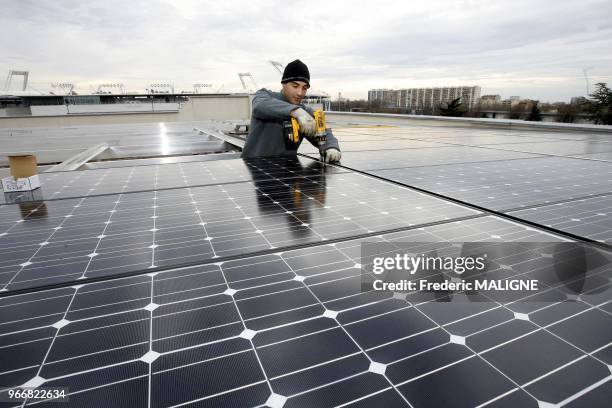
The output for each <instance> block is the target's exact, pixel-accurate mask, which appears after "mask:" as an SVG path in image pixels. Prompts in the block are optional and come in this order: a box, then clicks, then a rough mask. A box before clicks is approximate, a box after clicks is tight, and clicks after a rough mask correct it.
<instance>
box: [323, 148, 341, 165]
mask: <svg viewBox="0 0 612 408" xmlns="http://www.w3.org/2000/svg"><path fill="white" fill-rule="evenodd" d="M341 157H342V153H341V152H340V150H338V149H336V148H334V147H331V148H329V149H327V150H326V151H325V163H335V162H339V161H340V158H341Z"/></svg>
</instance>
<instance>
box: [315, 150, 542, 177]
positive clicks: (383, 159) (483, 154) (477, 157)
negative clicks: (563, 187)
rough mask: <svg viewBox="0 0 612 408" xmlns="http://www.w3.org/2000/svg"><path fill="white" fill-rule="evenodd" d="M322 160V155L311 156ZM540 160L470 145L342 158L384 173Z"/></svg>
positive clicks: (354, 154)
mask: <svg viewBox="0 0 612 408" xmlns="http://www.w3.org/2000/svg"><path fill="white" fill-rule="evenodd" d="M309 156H311V157H316V158H318V154H313V153H311V154H309ZM529 157H536V156H534V155H533V154H530V153H519V152H508V151H503V150H486V149H479V148H476V147H466V146H446V147H430V148H422V149H403V150H391V151H387V150H384V151H372V152H370V151H360V152H352V153H351V154H350V155H345V156H344V157H343V158H342V164H343V165H345V166H348V167H350V168H355V169H359V170H365V171H371V170H383V169H393V168H406V167H420V166H432V165H441V164H454V163H474V162H483V161H497V160H508V159H523V158H529Z"/></svg>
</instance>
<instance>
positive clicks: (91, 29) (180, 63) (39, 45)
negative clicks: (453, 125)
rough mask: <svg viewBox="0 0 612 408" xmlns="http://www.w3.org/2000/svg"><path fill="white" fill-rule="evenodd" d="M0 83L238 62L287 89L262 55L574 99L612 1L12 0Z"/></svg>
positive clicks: (609, 43) (419, 82)
mask: <svg viewBox="0 0 612 408" xmlns="http://www.w3.org/2000/svg"><path fill="white" fill-rule="evenodd" d="M0 37H1V38H3V39H4V40H3V41H2V43H0V80H2V83H1V84H0V86H3V85H4V78H6V75H7V74H8V70H9V69H17V70H28V71H30V83H31V86H32V87H33V88H35V89H40V88H44V89H49V88H50V86H49V84H50V83H51V82H66V81H69V82H73V83H75V84H76V86H77V88H76V90H77V92H79V93H87V92H89V90H90V88H89V87H90V86H93V85H96V84H99V83H103V82H122V83H124V84H125V85H126V90H128V91H144V89H145V88H148V87H149V84H150V83H152V82H159V81H164V82H168V81H171V82H174V84H175V87H176V88H177V90H186V91H189V90H192V89H193V87H192V84H193V83H198V82H204V83H212V84H213V86H214V87H215V88H221V87H223V88H222V89H224V90H226V91H233V90H238V89H240V88H241V84H240V80H239V78H238V72H251V73H252V74H253V76H254V78H255V80H256V82H257V84H258V85H259V87H267V88H272V89H277V88H279V86H280V84H279V81H280V74H279V73H278V72H277V71H276V70H275V69H274V68H273V67H272V65H271V64H270V63H269V62H268V60H276V61H280V62H281V63H283V64H286V63H287V62H289V61H291V60H293V59H295V58H299V59H301V60H302V61H304V62H305V63H306V64H307V65H308V66H309V68H310V72H311V77H312V79H311V80H312V85H313V88H314V89H316V90H321V91H325V92H327V93H329V94H330V95H331V96H332V98H334V99H335V98H337V96H338V93H339V92H341V93H342V96H343V97H348V98H351V99H367V92H368V90H370V89H374V88H394V89H398V88H413V87H435V86H462V85H478V86H480V87H481V88H482V94H483V95H485V94H500V95H501V96H502V97H503V98H507V97H509V96H511V95H520V96H521V97H524V98H531V99H539V100H541V101H550V102H554V101H569V99H570V98H571V97H573V96H581V95H585V94H586V90H585V86H586V85H585V78H584V75H583V70H584V69H585V68H586V69H587V72H588V76H589V82H590V85H591V87H590V90H591V91H592V90H593V85H594V84H595V83H596V82H607V83H608V84H610V83H612V53H611V52H610V50H612V2H610V1H609V0H584V1H581V2H576V1H572V0H557V1H549V0H542V1H533V0H531V1H525V0H514V1H512V2H500V1H498V2H491V1H481V0H463V1H457V0H430V1H426V2H405V1H395V0H393V1H391V0H379V1H376V2H372V1H362V0H354V1H333V2H326V3H325V4H314V3H303V4H300V3H295V2H286V1H272V0H262V1H256V2H251V1H231V0H227V1H223V2H201V1H172V0H134V1H131V2H129V3H126V2H123V1H117V0H110V1H103V2H102V1H99V2H93V1H76V0H55V1H45V0H41V1H38V0H37V1H34V0H20V1H17V0H5V1H3V4H2V13H1V14H0Z"/></svg>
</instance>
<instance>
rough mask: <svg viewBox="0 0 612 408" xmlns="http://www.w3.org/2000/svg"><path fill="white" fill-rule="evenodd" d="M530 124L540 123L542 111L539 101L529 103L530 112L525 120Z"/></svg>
mask: <svg viewBox="0 0 612 408" xmlns="http://www.w3.org/2000/svg"><path fill="white" fill-rule="evenodd" d="M526 120H529V121H531V122H541V121H542V111H541V110H540V101H531V112H529V116H527V119H526Z"/></svg>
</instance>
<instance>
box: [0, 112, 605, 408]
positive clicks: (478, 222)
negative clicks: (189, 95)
mask: <svg viewBox="0 0 612 408" xmlns="http://www.w3.org/2000/svg"><path fill="white" fill-rule="evenodd" d="M217 126H219V125H218V124H213V123H208V122H207V123H204V122H202V123H176V124H155V125H151V124H148V125H113V126H91V127H76V128H71V129H67V128H63V129H58V128H56V129H55V130H49V129H44V128H32V129H25V130H23V129H22V130H20V131H19V133H20V134H21V136H20V137H19V138H18V139H16V138H15V136H14V134H15V132H12V133H11V132H10V131H7V130H2V131H0V143H2V151H3V152H5V153H6V152H10V151H17V150H29V151H34V152H35V153H36V154H37V155H38V156H39V157H47V160H48V161H49V162H57V161H61V160H63V159H65V158H67V157H69V156H70V155H72V154H73V153H74V152H76V151H79V149H81V150H82V149H84V148H87V147H89V146H90V145H92V144H96V143H99V142H101V141H109V140H111V139H112V140H115V142H114V143H113V144H114V146H121V147H122V148H124V150H122V151H120V152H119V153H118V154H117V156H121V155H123V156H126V154H128V155H133V154H134V152H138V156H139V157H144V156H147V155H148V156H147V157H149V156H150V157H153V158H147V159H139V158H135V159H131V160H110V159H112V158H113V157H109V160H107V161H103V162H91V163H87V164H86V165H84V166H83V167H82V169H81V170H78V171H66V172H52V173H41V174H40V177H41V182H42V187H41V189H40V191H39V192H38V193H37V195H36V196H33V197H26V196H24V197H22V198H15V197H8V198H7V197H6V196H5V198H4V200H3V201H2V203H1V204H0V254H2V256H0V296H1V297H0V362H1V363H0V389H2V390H3V391H0V397H1V396H2V395H4V396H6V395H7V392H8V391H7V389H8V388H10V387H16V386H32V387H40V388H57V387H68V388H69V395H70V402H69V404H71V405H73V406H125V407H139V406H142V407H165V406H183V405H192V406H201V407H207V406H211V407H212V406H230V407H238V406H265V405H267V406H270V407H281V406H284V407H293V406H300V407H305V406H308V407H310V406H316V407H326V406H361V407H367V406H385V407H387V406H406V407H413V408H417V407H442V406H465V407H473V406H489V407H519V406H520V407H540V408H541V407H549V406H550V407H551V406H568V407H597V406H601V407H603V406H608V404H609V400H610V395H612V269H611V267H610V260H611V259H612V251H611V250H612V136H611V135H606V134H598V133H589V132H584V131H575V132H559V131H554V130H550V131H546V130H539V131H519V130H503V129H494V128H471V127H460V126H446V127H438V126H424V125H418V124H417V125H406V126H370V125H348V124H346V123H345V124H343V125H341V124H336V125H335V126H334V135H335V136H336V137H337V138H338V139H339V141H340V145H341V148H342V151H343V157H342V163H341V165H323V164H321V163H320V162H319V161H318V160H317V157H318V152H317V150H316V149H314V148H313V147H312V146H310V145H308V143H307V142H306V143H304V144H303V145H302V147H301V150H300V152H301V155H300V156H298V157H297V158H296V159H289V158H262V159H254V160H247V161H245V160H242V159H239V158H236V155H237V154H236V153H232V149H229V148H227V146H225V145H223V146H222V143H221V142H220V141H219V140H215V138H214V136H211V135H213V134H214V132H213V131H211V132H210V133H206V132H205V134H204V135H202V134H200V133H199V131H198V130H194V129H204V130H206V129H212V128H213V127H217ZM49 135H50V136H51V137H50V139H47V138H48V137H49ZM211 144H212V145H214V146H213V147H211ZM128 146H131V147H132V148H127V147H128ZM177 146H178V147H177ZM198 149H200V150H201V149H204V150H207V151H209V152H213V151H219V150H223V151H225V152H224V153H222V154H208V155H194V153H196V152H197V151H198ZM215 149H216V150H215ZM62 151H63V153H62ZM234 151H235V150H234ZM126 152H128V153H126ZM147 152H149V153H151V152H153V153H151V154H148V153H147ZM160 155H163V156H165V157H163V158H160V157H157V156H160ZM64 156H65V157H64ZM154 156H155V157H154ZM170 156H171V157H170ZM115 158H117V157H115ZM0 200H2V199H1V198H0ZM32 200H33V201H32ZM11 202H14V203H11ZM364 242H375V243H378V244H383V245H387V247H388V246H396V247H398V248H399V247H402V246H406V245H408V246H409V247H411V248H412V249H413V250H414V251H415V252H420V251H430V250H432V248H434V249H436V250H439V251H441V252H443V251H449V250H453V248H455V247H457V245H458V246H459V247H461V245H462V244H463V245H465V243H471V242H489V243H505V244H508V243H522V244H525V243H532V244H533V247H529V249H524V248H523V249H520V248H519V249H517V248H518V247H512V251H515V252H513V253H508V252H506V253H504V254H503V256H501V255H500V256H498V257H497V258H495V259H492V260H491V262H492V263H491V265H492V268H491V270H490V271H488V272H487V273H489V274H490V275H491V276H495V277H496V278H500V277H501V278H502V279H510V278H513V277H516V276H519V275H524V276H531V277H535V278H539V279H540V281H541V282H542V288H541V290H540V291H539V292H538V293H537V294H535V295H534V294H523V295H521V296H518V297H514V298H512V299H499V298H496V297H495V296H489V294H487V293H477V294H466V293H460V292H459V293H435V294H432V293H417V292H416V291H397V292H389V291H375V290H367V289H364V286H363V283H364V276H365V278H369V277H371V276H372V275H371V274H370V273H368V271H367V270H364V266H363V265H362V261H363V258H362V243H364ZM571 242H574V243H580V245H583V246H581V247H580V248H582V250H583V251H586V252H583V254H584V253H586V254H587V255H588V256H584V259H585V261H584V262H586V264H587V267H586V268H584V269H583V270H582V272H580V273H577V274H574V275H572V276H571V277H569V278H567V277H566V278H565V279H563V280H559V279H558V278H554V277H553V276H556V275H555V271H556V270H557V269H555V268H556V267H557V266H558V265H557V264H556V263H555V262H557V261H558V258H555V256H553V255H554V254H555V252H554V251H555V248H559V246H558V245H561V244H562V243H571ZM584 248H586V249H584ZM551 259H552V260H551ZM573 265H574V264H573ZM557 271H558V270H557ZM436 273H437V274H438V272H436ZM557 275H558V274H557ZM434 276H436V275H434ZM21 402H23V401H21ZM26 405H42V406H47V405H52V402H44V401H36V400H33V399H30V400H27V402H26ZM7 406H21V403H17V402H16V403H15V404H10V403H7ZM58 406H62V405H61V404H59V405H58Z"/></svg>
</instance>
